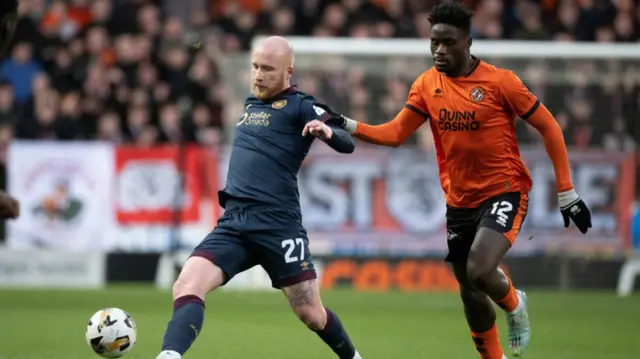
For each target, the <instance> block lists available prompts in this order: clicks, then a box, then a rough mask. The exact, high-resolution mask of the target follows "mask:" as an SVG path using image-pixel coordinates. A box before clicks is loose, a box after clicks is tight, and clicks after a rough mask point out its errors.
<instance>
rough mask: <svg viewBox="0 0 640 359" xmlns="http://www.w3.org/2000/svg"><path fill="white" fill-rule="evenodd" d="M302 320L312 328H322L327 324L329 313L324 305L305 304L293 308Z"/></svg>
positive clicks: (316, 329)
mask: <svg viewBox="0 0 640 359" xmlns="http://www.w3.org/2000/svg"><path fill="white" fill-rule="evenodd" d="M293 311H294V313H296V315H297V316H298V318H299V319H300V321H302V323H304V325H306V326H307V327H308V328H309V329H311V330H315V331H318V330H322V329H323V328H324V327H325V325H326V324H327V313H326V312H325V311H324V308H323V307H322V306H314V305H303V306H299V307H294V308H293Z"/></svg>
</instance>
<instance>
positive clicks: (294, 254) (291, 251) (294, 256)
mask: <svg viewBox="0 0 640 359" xmlns="http://www.w3.org/2000/svg"><path fill="white" fill-rule="evenodd" d="M282 248H284V249H285V250H286V252H285V253H284V261H285V262H287V263H293V262H299V261H303V260H304V240H303V239H302V238H296V239H285V240H284V241H282ZM297 248H299V249H298V250H296V249H297ZM298 253H299V254H298Z"/></svg>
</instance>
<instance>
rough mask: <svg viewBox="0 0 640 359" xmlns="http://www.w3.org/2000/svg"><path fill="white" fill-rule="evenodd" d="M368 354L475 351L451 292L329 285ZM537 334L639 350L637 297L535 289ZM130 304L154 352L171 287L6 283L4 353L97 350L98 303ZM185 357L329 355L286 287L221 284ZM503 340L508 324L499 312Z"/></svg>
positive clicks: (565, 356)
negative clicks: (56, 287)
mask: <svg viewBox="0 0 640 359" xmlns="http://www.w3.org/2000/svg"><path fill="white" fill-rule="evenodd" d="M324 301H325V304H326V305H327V306H328V307H330V308H332V309H333V310H334V311H335V312H337V313H338V314H339V315H340V317H341V319H342V321H343V323H344V324H345V325H346V327H347V330H348V331H349V333H350V334H351V337H352V339H353V341H354V343H355V344H356V347H357V348H358V350H359V351H360V353H361V354H362V355H363V357H364V358H365V359H393V358H399V359H405V358H447V359H472V358H478V356H477V354H476V353H475V351H474V349H473V346H472V344H471V340H470V338H469V332H468V329H467V327H466V324H465V321H464V316H463V313H462V310H461V304H460V302H459V300H458V297H457V296H456V295H454V294H436V293H426V294H418V293H412V294H406V293H356V292H352V291H335V292H326V293H324ZM529 303H530V308H529V309H530V316H531V320H532V327H533V340H532V343H531V346H530V348H529V350H528V351H527V353H526V354H525V356H524V358H525V359H542V358H544V359H550V358H553V359H617V358H619V359H627V358H638V357H640V296H637V295H636V296H632V297H630V298H624V299H620V298H616V297H615V296H614V294H613V293H568V294H562V293H550V292H537V291H536V292H530V293H529ZM107 306H114V307H120V308H123V309H125V310H127V311H128V312H129V313H130V314H131V315H132V316H133V318H134V319H135V321H136V322H137V324H138V343H137V346H136V347H135V348H134V350H133V351H132V353H131V354H129V355H128V356H127V357H125V358H128V359H143V358H144V359H154V358H155V356H156V355H157V353H158V351H159V348H160V345H161V339H162V335H163V333H164V329H165V327H166V323H167V320H168V319H169V316H170V314H171V298H170V293H168V292H160V291H157V290H155V289H153V288H150V287H146V286H145V287H137V286H118V287H110V288H109V289H107V290H103V291H36V290H32V291H29V290H28V291H18V290H15V291H14V290H2V291H0V359H92V358H98V356H96V355H94V354H93V353H92V352H91V349H90V348H89V347H88V346H87V344H86V343H85V340H84V329H85V325H86V323H87V321H88V319H89V317H90V316H91V314H93V313H94V312H95V311H96V310H98V309H100V308H103V307H107ZM206 312H207V313H206V318H205V325H204V328H203V331H202V334H201V335H200V337H199V338H198V340H197V341H196V342H195V344H194V346H193V347H192V350H191V351H190V352H188V353H187V355H186V358H187V359H188V358H194V359H195V358H201V359H238V358H260V359H263V358H264V359H269V358H273V359H276V358H277V359H300V358H305V359H325V358H334V356H333V353H332V352H331V351H330V350H329V349H328V348H327V347H325V345H324V344H323V343H322V342H321V341H320V339H319V338H317V336H316V335H314V334H313V333H311V332H310V331H308V330H307V329H306V328H305V327H304V326H303V325H302V324H301V323H299V322H298V320H297V319H296V318H295V317H294V315H293V314H292V313H291V312H290V310H289V308H288V307H287V302H286V299H285V298H284V296H283V295H282V294H280V293H277V292H274V293H247V292H217V293H214V294H212V295H210V296H209V298H208V301H207V311H206ZM498 323H499V326H500V329H501V336H502V338H503V339H502V343H503V347H504V344H505V335H506V326H505V319H504V315H502V314H499V318H498Z"/></svg>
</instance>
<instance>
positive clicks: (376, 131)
mask: <svg viewBox="0 0 640 359" xmlns="http://www.w3.org/2000/svg"><path fill="white" fill-rule="evenodd" d="M423 76H424V75H421V76H420V77H418V79H416V81H415V82H414V83H413V85H412V86H411V91H409V96H408V99H407V102H406V104H405V107H404V108H403V109H402V110H401V111H400V112H399V113H398V114H397V115H396V117H395V118H394V119H393V120H391V122H388V123H385V124H382V125H377V126H372V125H367V124H366V123H362V122H358V127H357V128H356V131H355V132H354V133H353V136H354V137H356V138H358V139H360V140H363V141H365V142H369V143H373V144H376V145H382V146H390V147H398V146H400V145H402V144H403V143H404V142H405V141H406V140H407V138H409V136H411V134H413V133H414V132H415V131H416V130H417V129H418V128H419V127H420V126H421V125H422V124H423V123H424V122H425V121H426V120H427V119H428V118H429V116H428V113H429V110H428V109H427V104H426V103H425V102H424V99H423V92H422V82H423Z"/></svg>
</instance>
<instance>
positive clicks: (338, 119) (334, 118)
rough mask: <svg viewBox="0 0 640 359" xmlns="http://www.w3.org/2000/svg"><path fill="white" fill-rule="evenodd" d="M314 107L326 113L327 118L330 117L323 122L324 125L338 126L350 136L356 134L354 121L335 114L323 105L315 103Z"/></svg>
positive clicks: (355, 122)
mask: <svg viewBox="0 0 640 359" xmlns="http://www.w3.org/2000/svg"><path fill="white" fill-rule="evenodd" d="M315 106H316V107H320V108H321V109H323V110H325V112H326V113H328V114H329V116H331V117H330V118H329V119H328V120H326V121H325V123H327V124H334V125H337V126H340V127H342V128H343V129H345V131H347V132H349V133H350V134H353V133H354V132H356V128H357V127H358V122H357V121H354V120H352V119H350V118H349V117H347V116H345V115H343V114H340V113H338V112H335V111H334V110H332V109H331V108H330V107H329V106H327V105H325V104H323V103H316V104H315Z"/></svg>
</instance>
